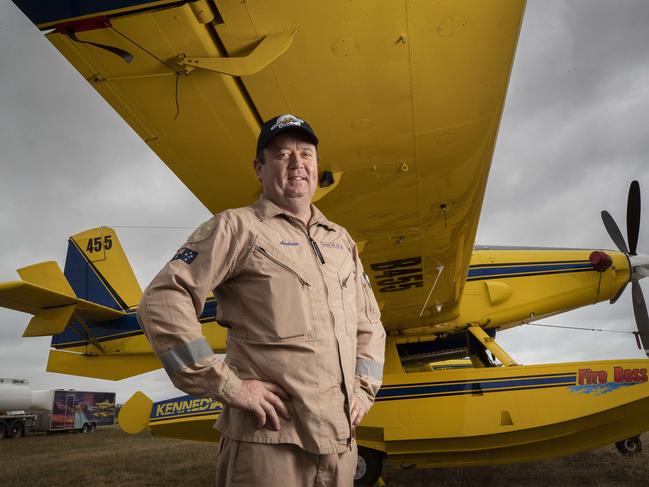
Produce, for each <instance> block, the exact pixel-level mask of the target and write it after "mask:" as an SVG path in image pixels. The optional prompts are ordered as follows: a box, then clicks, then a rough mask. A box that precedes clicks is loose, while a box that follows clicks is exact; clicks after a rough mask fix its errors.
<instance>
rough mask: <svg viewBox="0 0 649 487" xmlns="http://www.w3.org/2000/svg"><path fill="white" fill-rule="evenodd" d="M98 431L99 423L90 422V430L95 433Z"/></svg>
mask: <svg viewBox="0 0 649 487" xmlns="http://www.w3.org/2000/svg"><path fill="white" fill-rule="evenodd" d="M95 431H97V425H96V424H95V423H90V432H91V433H94V432H95Z"/></svg>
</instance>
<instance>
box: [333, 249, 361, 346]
mask: <svg viewBox="0 0 649 487" xmlns="http://www.w3.org/2000/svg"><path fill="white" fill-rule="evenodd" d="M355 269H356V266H355V265H354V259H352V258H351V257H349V258H348V259H347V260H345V262H343V264H342V265H341V266H340V269H339V270H338V280H339V282H340V291H341V293H342V301H343V308H344V309H345V327H346V329H347V335H349V336H356V328H357V327H358V312H357V309H356V306H357V304H356V272H355Z"/></svg>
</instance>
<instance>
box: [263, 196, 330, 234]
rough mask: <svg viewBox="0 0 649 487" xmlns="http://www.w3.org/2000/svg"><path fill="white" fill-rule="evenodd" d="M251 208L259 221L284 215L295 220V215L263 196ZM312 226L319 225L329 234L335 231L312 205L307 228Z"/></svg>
mask: <svg viewBox="0 0 649 487" xmlns="http://www.w3.org/2000/svg"><path fill="white" fill-rule="evenodd" d="M251 206H252V208H253V209H254V210H255V214H256V215H257V218H259V219H260V220H261V221H264V220H266V219H268V218H273V217H275V216H278V215H286V216H289V217H292V218H295V215H292V214H291V213H290V212H288V211H287V210H284V209H282V208H280V207H279V206H277V205H276V204H275V203H273V202H272V201H270V200H269V199H267V198H266V197H265V196H264V195H263V194H262V195H261V196H260V197H259V199H258V200H257V201H256V202H255V203H253V204H252V205H251ZM313 225H321V226H323V227H324V228H326V229H327V230H329V231H331V232H335V231H336V230H335V227H334V224H333V223H332V222H331V221H330V220H328V219H327V218H326V217H325V216H324V215H323V214H322V212H321V211H320V210H319V209H318V208H317V207H316V206H315V205H314V204H313V203H312V204H311V220H309V227H311V226H313Z"/></svg>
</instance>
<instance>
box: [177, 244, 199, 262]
mask: <svg viewBox="0 0 649 487" xmlns="http://www.w3.org/2000/svg"><path fill="white" fill-rule="evenodd" d="M197 255H198V252H196V251H195V250H192V249H188V248H187V247H183V248H181V249H178V252H176V255H174V256H173V259H171V261H172V262H173V261H174V260H182V261H183V262H184V263H185V264H191V263H192V262H194V259H195V258H196V256H197Z"/></svg>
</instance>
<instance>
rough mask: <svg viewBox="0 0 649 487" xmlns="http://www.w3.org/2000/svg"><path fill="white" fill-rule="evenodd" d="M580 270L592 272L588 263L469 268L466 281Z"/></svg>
mask: <svg viewBox="0 0 649 487" xmlns="http://www.w3.org/2000/svg"><path fill="white" fill-rule="evenodd" d="M581 270H593V266H592V265H591V264H590V262H582V263H575V262H572V263H563V264H561V263H554V264H553V263H539V264H529V265H515V266H503V267H500V266H498V267H471V268H469V275H468V279H479V278H484V277H487V276H489V277H491V276H500V277H505V276H508V275H512V277H514V276H513V275H514V274H534V273H546V272H570V271H581Z"/></svg>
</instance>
